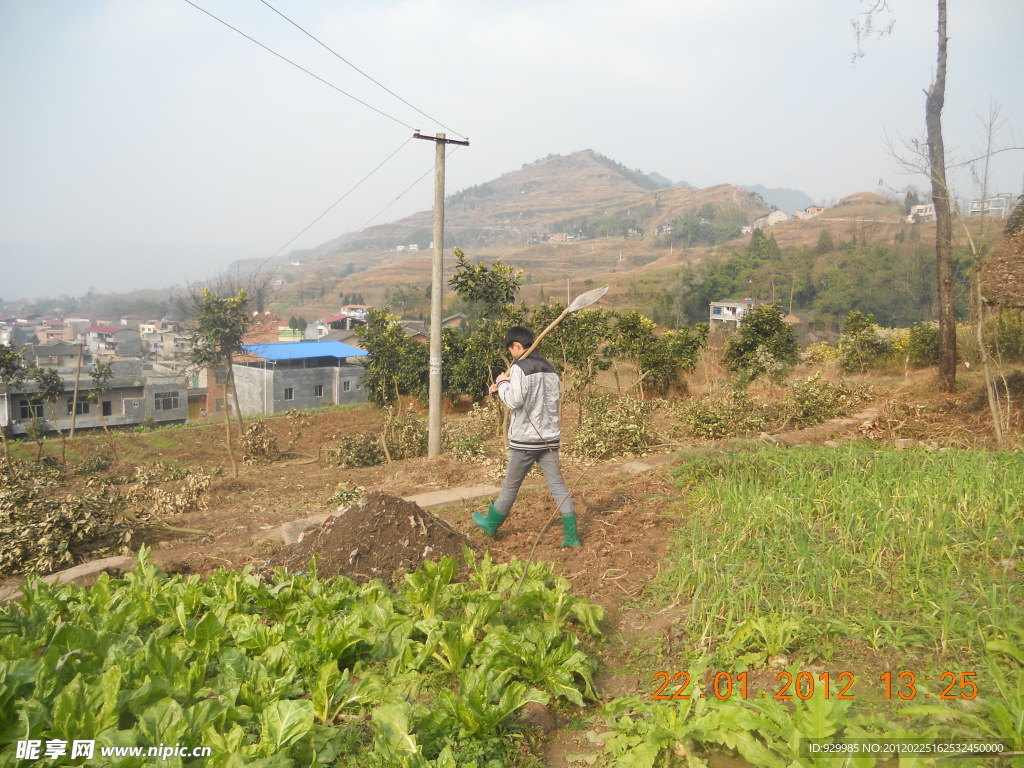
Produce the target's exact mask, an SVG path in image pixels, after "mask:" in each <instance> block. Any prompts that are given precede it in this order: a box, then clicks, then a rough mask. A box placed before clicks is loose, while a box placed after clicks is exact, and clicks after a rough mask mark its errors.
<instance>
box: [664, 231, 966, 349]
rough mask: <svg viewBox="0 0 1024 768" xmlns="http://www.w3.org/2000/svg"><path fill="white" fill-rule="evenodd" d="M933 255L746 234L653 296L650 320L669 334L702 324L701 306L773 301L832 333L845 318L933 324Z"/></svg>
mask: <svg viewBox="0 0 1024 768" xmlns="http://www.w3.org/2000/svg"><path fill="white" fill-rule="evenodd" d="M969 270H970V257H969V255H968V254H967V253H966V252H964V251H962V250H961V251H957V252H955V253H954V274H955V279H956V286H957V290H956V297H957V311H958V313H959V314H960V315H961V316H962V315H964V314H966V311H967V304H968V296H969ZM936 279H937V276H936V266H935V256H934V251H933V250H932V249H931V248H930V247H929V246H928V245H926V244H924V243H921V242H920V241H919V240H918V239H917V238H915V237H910V238H906V239H905V240H904V241H902V242H896V243H893V244H889V245H872V244H868V243H865V242H861V241H858V240H857V239H856V238H851V239H850V240H847V241H845V242H841V243H838V244H836V243H834V242H833V239H832V237H831V236H830V235H828V234H827V233H824V232H823V233H822V235H821V237H819V239H818V243H817V244H816V245H815V246H801V247H798V248H787V249H785V250H783V249H780V248H779V246H778V244H777V243H776V242H775V238H774V237H773V236H772V235H770V234H769V235H765V234H764V233H763V232H761V231H760V230H755V231H754V236H753V237H752V238H751V240H750V242H749V243H748V244H747V247H746V248H745V249H744V250H743V251H742V252H740V253H736V254H733V255H730V256H727V257H724V258H719V259H708V260H706V261H704V262H702V263H701V264H699V265H697V266H695V267H690V268H686V269H683V270H682V271H681V272H680V273H679V277H678V278H677V281H676V283H675V284H674V285H673V286H671V287H669V288H666V289H664V290H662V291H660V292H659V293H658V295H657V296H656V298H655V301H654V306H653V308H652V313H651V314H652V317H653V318H654V319H655V320H657V321H658V322H659V323H662V324H664V325H666V326H668V327H670V328H674V327H678V326H679V325H680V324H683V323H693V322H698V321H702V320H706V319H707V317H708V305H709V303H710V302H712V301H720V300H722V299H742V298H746V297H750V298H753V299H755V300H758V301H779V302H781V306H782V309H783V311H785V312H789V311H796V312H802V313H805V314H807V313H809V314H811V315H812V317H811V318H806V319H811V320H813V322H814V323H815V324H817V325H818V326H819V327H821V328H822V329H826V330H838V328H839V326H840V325H841V322H842V319H843V318H844V317H846V315H847V314H848V313H849V312H851V311H854V310H856V311H860V312H864V313H866V314H873V315H874V316H875V317H876V318H877V320H878V322H879V323H880V324H882V325H886V326H900V327H906V326H910V325H912V324H914V323H917V322H921V321H925V320H934V319H935V318H936V317H937V313H938V309H937V306H936V304H937V302H936V295H935V283H936Z"/></svg>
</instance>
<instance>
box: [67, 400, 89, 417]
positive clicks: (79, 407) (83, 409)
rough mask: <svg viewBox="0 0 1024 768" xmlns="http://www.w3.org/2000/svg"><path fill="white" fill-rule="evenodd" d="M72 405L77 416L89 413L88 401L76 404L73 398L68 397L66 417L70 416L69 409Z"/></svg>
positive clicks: (80, 401)
mask: <svg viewBox="0 0 1024 768" xmlns="http://www.w3.org/2000/svg"><path fill="white" fill-rule="evenodd" d="M72 405H74V408H75V413H77V414H78V415H79V416H81V415H83V414H86V413H88V412H89V401H88V400H79V401H78V402H75V398H73V397H69V398H68V416H70V415H71V407H72Z"/></svg>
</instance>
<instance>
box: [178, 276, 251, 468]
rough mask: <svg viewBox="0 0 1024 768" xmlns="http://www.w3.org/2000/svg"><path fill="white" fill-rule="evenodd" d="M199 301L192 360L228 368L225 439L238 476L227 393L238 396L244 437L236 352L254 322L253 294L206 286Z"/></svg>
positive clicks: (203, 365)
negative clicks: (216, 290)
mask: <svg viewBox="0 0 1024 768" xmlns="http://www.w3.org/2000/svg"><path fill="white" fill-rule="evenodd" d="M195 304H196V307H195V308H196V310H197V311H196V316H195V327H194V328H193V329H192V337H191V340H190V343H191V349H190V350H189V353H188V362H189V364H190V365H191V366H193V367H194V368H214V369H217V368H223V369H226V371H227V374H226V377H225V390H224V395H225V403H224V429H225V439H226V443H227V450H228V458H229V460H230V461H231V468H232V470H233V472H234V474H235V475H238V465H237V464H236V463H235V455H234V451H233V450H232V447H231V414H230V411H231V409H230V408H228V407H227V393H228V392H231V394H232V396H233V397H234V401H235V415H236V417H237V419H238V435H239V437H240V438H241V437H242V436H244V434H245V424H244V421H243V419H242V409H241V408H240V407H239V405H238V392H237V390H236V389H235V375H234V367H233V363H234V358H235V355H237V354H238V353H239V352H241V351H242V340H243V339H244V338H245V333H246V331H248V330H249V324H250V322H251V315H250V311H249V310H250V300H249V295H248V294H247V293H246V291H245V289H244V288H239V289H238V292H237V293H235V294H234V295H233V296H220V295H218V294H216V293H214V292H213V291H211V290H210V289H209V288H204V289H203V290H202V293H201V294H199V295H197V296H196V297H195Z"/></svg>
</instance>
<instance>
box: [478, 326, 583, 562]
mask: <svg viewBox="0 0 1024 768" xmlns="http://www.w3.org/2000/svg"><path fill="white" fill-rule="evenodd" d="M532 344H533V333H531V332H530V331H529V330H528V329H526V328H524V327H523V326H521V325H516V326H513V327H512V328H510V329H509V331H508V333H506V334H505V348H506V349H507V350H508V352H509V354H510V355H511V356H512V359H513V360H515V363H513V365H512V367H511V368H510V369H509V370H508V371H506V372H504V373H501V374H499V375H498V377H497V379H495V382H494V384H493V385H492V386H491V388H490V392H491V394H494V393H497V395H498V397H500V398H501V401H502V402H503V403H504V404H505V405H506V406H507V407H508V409H509V410H510V411H511V418H510V420H509V425H508V471H507V472H506V473H505V480H504V482H503V483H502V485H501V493H500V494H498V498H497V499H496V500H495V501H493V502H491V504H490V506H489V508H488V510H487V513H486V514H482V513H480V512H474V513H473V522H474V523H476V524H477V525H478V526H480V527H481V528H482V529H483V530H484V531H486V532H487V533H489V534H490V535H491V536H494V535H495V534H496V533H497V531H498V528H499V527H500V526H501V524H502V523H503V522H505V518H507V517H508V514H509V512H510V511H511V509H512V505H513V503H515V500H516V496H518V495H519V487H520V486H521V485H522V484H523V480H524V479H525V478H526V473H527V472H529V471H530V467H532V466H533V465H534V463H536V464H539V465H540V468H541V470H542V471H543V472H544V479H545V480H546V481H547V484H548V491H550V492H551V496H552V498H554V500H555V503H556V504H558V509H559V511H560V512H561V513H562V529H563V531H564V533H565V537H564V539H563V540H562V546H563V547H578V546H580V545H581V543H580V537H579V533H578V532H577V530H576V514H575V512H574V510H573V506H572V497H571V496H570V495H569V489H568V488H566V487H565V482H564V481H563V480H562V472H561V470H560V469H559V464H558V447H559V445H558V444H559V439H560V437H561V428H560V426H559V423H558V408H559V401H560V399H561V391H560V387H561V385H560V382H559V380H558V374H557V373H555V369H554V368H553V367H552V366H551V363H549V362H548V361H547V360H545V359H544V358H543V357H541V356H540V355H538V354H532V355H530V356H529V357H527V358H525V359H522V357H523V353H524V352H526V350H527V349H529V348H530V346H531V345H532Z"/></svg>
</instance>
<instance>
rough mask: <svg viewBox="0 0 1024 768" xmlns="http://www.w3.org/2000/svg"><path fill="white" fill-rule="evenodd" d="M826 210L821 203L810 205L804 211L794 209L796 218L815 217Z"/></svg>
mask: <svg viewBox="0 0 1024 768" xmlns="http://www.w3.org/2000/svg"><path fill="white" fill-rule="evenodd" d="M824 212H825V209H824V208H822V207H821V206H820V205H809V206H807V207H806V208H804V209H803V210H802V211H793V218H794V219H813V218H814V217H815V216H820V215H821V214H823V213H824Z"/></svg>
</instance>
